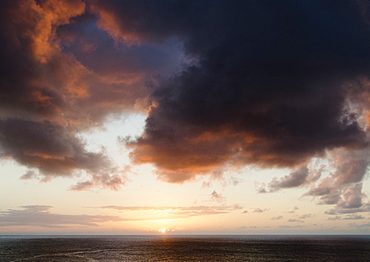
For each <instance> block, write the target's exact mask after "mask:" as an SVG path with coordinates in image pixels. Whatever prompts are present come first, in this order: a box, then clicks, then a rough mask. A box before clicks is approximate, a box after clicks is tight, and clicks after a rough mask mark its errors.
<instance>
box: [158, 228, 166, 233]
mask: <svg viewBox="0 0 370 262" xmlns="http://www.w3.org/2000/svg"><path fill="white" fill-rule="evenodd" d="M158 231H159V232H161V233H163V234H164V233H166V232H167V231H168V229H167V228H161V229H159V230H158Z"/></svg>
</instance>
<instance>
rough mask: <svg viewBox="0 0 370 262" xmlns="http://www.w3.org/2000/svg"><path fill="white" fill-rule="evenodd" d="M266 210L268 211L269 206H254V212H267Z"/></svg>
mask: <svg viewBox="0 0 370 262" xmlns="http://www.w3.org/2000/svg"><path fill="white" fill-rule="evenodd" d="M266 211H268V208H265V209H261V208H254V209H253V213H263V212H266Z"/></svg>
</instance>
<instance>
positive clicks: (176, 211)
mask: <svg viewBox="0 0 370 262" xmlns="http://www.w3.org/2000/svg"><path fill="white" fill-rule="evenodd" d="M100 208H108V209H115V210H119V211H148V212H150V213H151V214H153V217H150V218H149V217H148V218H147V220H156V219H163V218H165V219H181V218H188V217H193V216H206V215H219V214H228V213H230V212H232V211H234V210H240V209H242V207H241V206H240V205H237V204H235V205H221V206H191V207H175V206H162V207H149V206H114V205H112V206H102V207H100ZM154 215H156V216H154Z"/></svg>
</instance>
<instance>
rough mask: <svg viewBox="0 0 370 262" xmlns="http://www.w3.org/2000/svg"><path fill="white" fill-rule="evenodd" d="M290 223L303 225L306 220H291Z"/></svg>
mask: <svg viewBox="0 0 370 262" xmlns="http://www.w3.org/2000/svg"><path fill="white" fill-rule="evenodd" d="M288 222H292V223H303V222H304V220H301V219H289V220H288Z"/></svg>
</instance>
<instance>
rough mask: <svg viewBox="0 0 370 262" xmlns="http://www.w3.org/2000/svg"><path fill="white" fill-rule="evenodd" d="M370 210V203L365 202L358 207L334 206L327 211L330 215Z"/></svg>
mask: <svg viewBox="0 0 370 262" xmlns="http://www.w3.org/2000/svg"><path fill="white" fill-rule="evenodd" d="M362 212H370V204H369V203H366V204H363V205H362V206H361V207H358V208H333V209H330V210H328V211H326V212H325V214H328V215H338V214H352V213H362Z"/></svg>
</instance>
